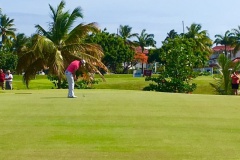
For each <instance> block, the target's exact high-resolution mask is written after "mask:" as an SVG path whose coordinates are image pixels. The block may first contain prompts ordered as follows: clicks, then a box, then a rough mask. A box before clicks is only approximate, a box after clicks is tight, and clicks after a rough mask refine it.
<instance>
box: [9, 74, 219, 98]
mask: <svg viewBox="0 0 240 160" xmlns="http://www.w3.org/2000/svg"><path fill="white" fill-rule="evenodd" d="M154 76H155V75H154ZM104 77H105V80H106V81H105V82H104V81H103V80H102V79H101V78H100V77H99V76H96V78H95V79H96V80H98V81H99V82H98V84H95V85H94V86H93V88H94V89H118V90H142V89H143V88H144V87H146V86H148V84H149V83H152V82H149V81H145V77H133V76H132V75H131V74H110V75H105V76H104ZM193 82H194V83H196V84H197V89H196V90H195V91H194V92H193V93H194V94H216V93H214V91H213V89H212V88H211V86H210V85H209V83H212V82H214V80H213V78H212V77H211V76H199V77H197V78H196V79H194V81H193ZM13 87H14V89H15V90H25V89H26V86H24V85H23V82H22V76H19V75H14V81H13ZM29 88H30V89H38V90H39V89H51V88H56V87H55V86H54V85H53V83H52V82H51V81H49V80H48V79H47V77H46V76H42V75H37V76H36V79H34V80H32V81H30V85H29Z"/></svg>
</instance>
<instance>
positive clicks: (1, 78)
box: [0, 73, 5, 82]
mask: <svg viewBox="0 0 240 160" xmlns="http://www.w3.org/2000/svg"><path fill="white" fill-rule="evenodd" d="M4 80H5V74H4V73H0V82H4Z"/></svg>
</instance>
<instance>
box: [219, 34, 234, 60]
mask: <svg viewBox="0 0 240 160" xmlns="http://www.w3.org/2000/svg"><path fill="white" fill-rule="evenodd" d="M215 38H216V39H215V41H214V43H216V45H218V44H221V45H224V48H225V49H224V53H225V56H226V57H227V58H229V57H228V55H227V46H232V45H233V43H234V40H235V38H234V33H232V32H231V31H229V30H227V31H226V32H225V34H224V35H220V34H217V35H215Z"/></svg>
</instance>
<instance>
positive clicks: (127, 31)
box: [119, 25, 138, 45]
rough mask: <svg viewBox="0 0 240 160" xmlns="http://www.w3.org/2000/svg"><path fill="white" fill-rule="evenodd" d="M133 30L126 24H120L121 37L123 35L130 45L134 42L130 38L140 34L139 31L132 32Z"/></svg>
mask: <svg viewBox="0 0 240 160" xmlns="http://www.w3.org/2000/svg"><path fill="white" fill-rule="evenodd" d="M131 31H132V27H130V26H128V25H125V26H122V25H120V27H119V35H120V37H122V38H123V39H124V41H125V42H126V43H128V44H130V45H132V44H133V43H132V42H131V41H130V40H129V39H131V38H133V37H137V36H138V34H137V33H133V34H132V33H131Z"/></svg>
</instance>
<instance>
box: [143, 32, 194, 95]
mask: <svg viewBox="0 0 240 160" xmlns="http://www.w3.org/2000/svg"><path fill="white" fill-rule="evenodd" d="M173 46H174V47H173ZM195 47H196V42H195V41H194V40H193V39H186V38H181V37H180V38H174V39H168V41H166V42H164V43H163V46H162V48H163V50H164V55H163V56H162V60H163V61H165V70H164V71H163V72H162V73H161V74H160V75H159V76H158V77H148V78H146V80H147V81H153V82H154V83H152V84H150V85H149V86H148V87H146V88H145V90H154V91H159V92H177V93H185V92H192V91H193V90H194V89H196V84H194V83H191V80H192V79H193V78H195V77H196V75H195V73H194V71H193V66H194V64H195V63H196V61H197V59H198V57H196V56H195V54H194V48H195Z"/></svg>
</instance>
